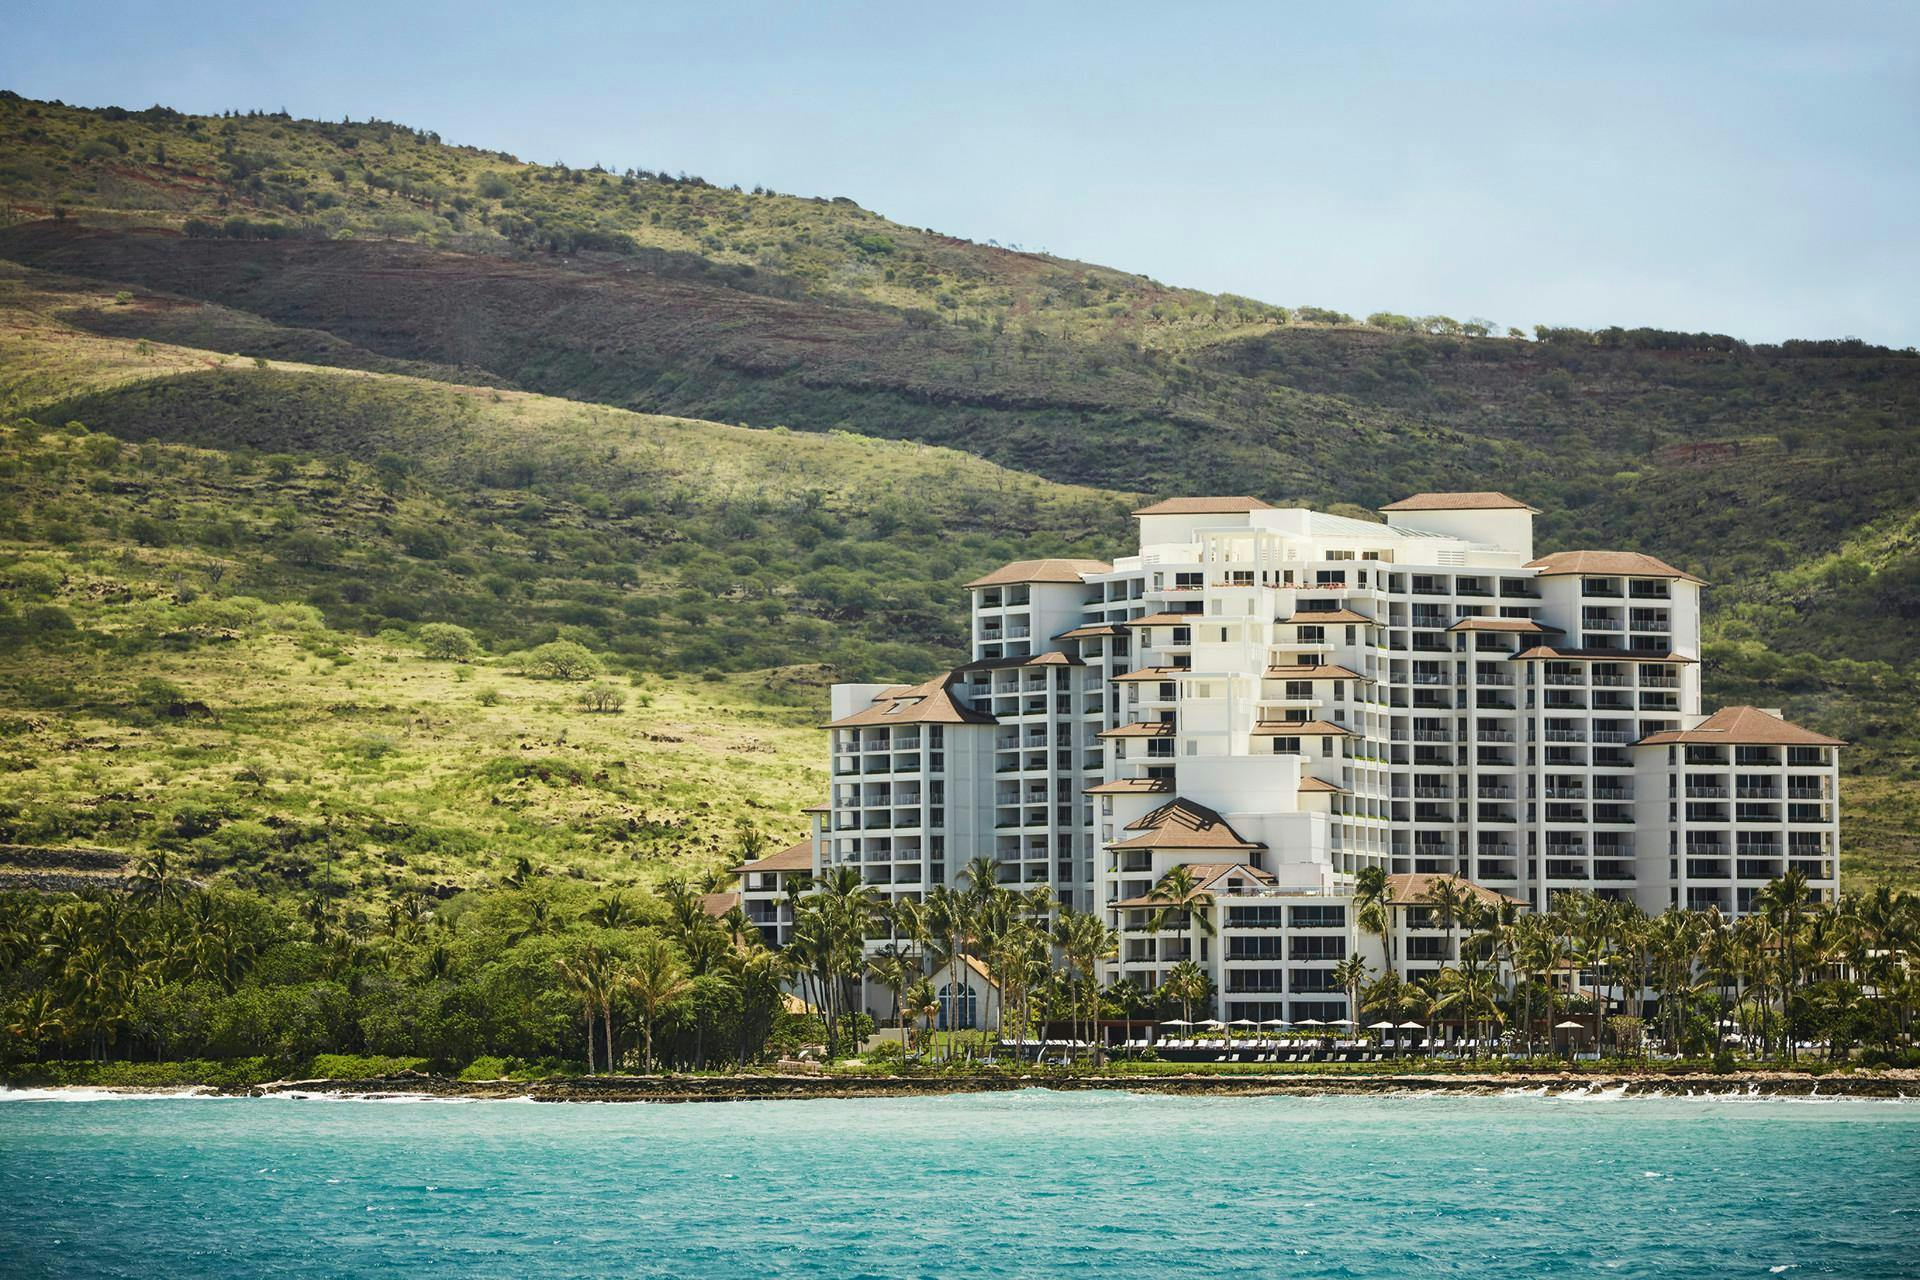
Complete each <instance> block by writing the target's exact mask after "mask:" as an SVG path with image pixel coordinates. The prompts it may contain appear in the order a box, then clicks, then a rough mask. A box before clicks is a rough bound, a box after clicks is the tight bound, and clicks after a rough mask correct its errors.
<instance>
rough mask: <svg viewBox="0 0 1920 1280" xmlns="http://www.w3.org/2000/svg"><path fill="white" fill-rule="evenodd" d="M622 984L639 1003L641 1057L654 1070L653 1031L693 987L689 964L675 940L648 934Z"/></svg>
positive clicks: (645, 1067) (644, 1063) (648, 1069)
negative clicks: (682, 956) (684, 960)
mask: <svg viewBox="0 0 1920 1280" xmlns="http://www.w3.org/2000/svg"><path fill="white" fill-rule="evenodd" d="M622 985H623V987H624V989H625V990H626V993H627V994H628V995H629V996H631V997H633V1002H634V1004H635V1005H637V1006H638V1007H639V1011H640V1061H641V1063H642V1065H643V1067H644V1069H645V1070H647V1071H652V1070H653V1033H654V1030H655V1029H656V1028H657V1027H658V1026H659V1025H660V1014H661V1012H662V1011H663V1010H665V1009H666V1008H667V1007H668V1006H669V1005H671V1004H673V1003H674V1002H675V1001H676V1000H679V999H680V998H681V997H682V996H684V995H685V994H686V993H687V991H688V990H689V985H690V984H689V981H688V978H687V970H686V965H685V964H684V963H683V962H682V960H681V957H680V953H679V951H678V950H676V949H675V947H674V945H673V944H672V943H671V942H668V941H667V940H666V939H665V938H661V937H651V938H646V939H643V940H642V941H641V943H640V945H639V946H638V947H637V948H636V949H635V951H634V956H633V964H632V965H631V966H630V967H629V968H628V969H627V971H626V974H625V978H624V981H623V984H622ZM609 1044H611V1035H609ZM609 1069H611V1068H609Z"/></svg>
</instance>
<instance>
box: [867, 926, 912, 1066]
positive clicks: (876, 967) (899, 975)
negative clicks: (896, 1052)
mask: <svg viewBox="0 0 1920 1280" xmlns="http://www.w3.org/2000/svg"><path fill="white" fill-rule="evenodd" d="M867 970H868V972H870V973H871V974H873V976H874V978H875V979H877V980H878V981H879V983H880V985H881V986H883V987H885V988H886V989H887V992H888V994H890V995H891V996H892V997H893V1024H894V1026H895V1027H896V1028H897V1029H898V1030H899V1031H900V1040H901V1047H902V1048H905V1047H906V1038H907V1037H906V1015H905V1012H904V1011H903V1009H902V1006H901V1001H902V999H903V997H904V994H905V992H906V989H907V988H908V987H909V986H911V985H912V984H913V980H914V979H915V978H917V977H919V976H920V962H919V960H918V959H916V958H915V957H914V956H913V955H912V953H910V952H908V951H906V950H904V949H903V948H902V947H901V946H900V944H899V943H897V942H889V943H888V944H887V945H886V946H884V947H882V948H880V950H879V951H878V952H876V953H875V954H873V955H872V956H869V957H868V958H867Z"/></svg>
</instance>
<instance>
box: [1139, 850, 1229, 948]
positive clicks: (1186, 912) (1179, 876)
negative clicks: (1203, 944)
mask: <svg viewBox="0 0 1920 1280" xmlns="http://www.w3.org/2000/svg"><path fill="white" fill-rule="evenodd" d="M1147 900H1148V901H1149V902H1153V903H1155V904H1157V907H1156V909H1155V910H1154V912H1153V914H1152V915H1151V917H1150V921H1151V923H1150V924H1149V926H1148V927H1149V928H1150V929H1151V930H1152V931H1153V932H1154V933H1160V932H1162V931H1164V930H1166V929H1167V928H1168V927H1169V926H1173V925H1184V926H1185V928H1186V929H1187V930H1188V939H1187V959H1188V960H1190V961H1197V960H1199V958H1200V935H1201V934H1202V933H1205V934H1206V935H1207V936H1208V937H1212V936H1213V901H1214V899H1213V895H1212V894H1211V893H1209V892H1207V891H1206V890H1205V889H1203V888H1201V886H1200V880H1199V878H1198V877H1196V876H1195V875H1194V874H1193V868H1192V867H1190V866H1188V865H1187V864H1186V863H1184V862H1181V863H1177V864H1175V865H1174V866H1172V867H1170V868H1169V869H1168V870H1167V873H1166V874H1165V875H1163V876H1161V877H1160V880H1159V882H1158V883H1157V884H1155V885H1154V886H1153V888H1152V889H1151V890H1149V891H1148V893H1147Z"/></svg>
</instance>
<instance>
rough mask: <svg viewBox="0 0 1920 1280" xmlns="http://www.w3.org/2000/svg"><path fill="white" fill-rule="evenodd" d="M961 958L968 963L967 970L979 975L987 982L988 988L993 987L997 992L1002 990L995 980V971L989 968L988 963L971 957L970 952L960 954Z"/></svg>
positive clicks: (974, 956) (977, 957) (976, 957)
mask: <svg viewBox="0 0 1920 1280" xmlns="http://www.w3.org/2000/svg"><path fill="white" fill-rule="evenodd" d="M960 958H961V959H962V960H964V961H966V964H967V968H969V969H971V970H973V971H974V972H975V973H977V974H979V975H980V977H981V979H982V980H983V981H985V982H986V984H987V985H988V986H990V987H992V988H993V989H994V990H996V991H998V990H999V989H1000V984H999V983H997V982H995V981H994V980H993V970H991V969H989V968H987V965H986V962H985V961H984V960H982V959H981V958H980V957H979V956H976V955H971V954H969V953H968V952H965V951H962V952H961V953H960Z"/></svg>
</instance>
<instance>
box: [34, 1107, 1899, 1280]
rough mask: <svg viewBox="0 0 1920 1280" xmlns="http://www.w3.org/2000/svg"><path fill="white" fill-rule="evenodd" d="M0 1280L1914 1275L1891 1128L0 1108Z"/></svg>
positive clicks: (1201, 1113) (1891, 1121)
mask: <svg viewBox="0 0 1920 1280" xmlns="http://www.w3.org/2000/svg"><path fill="white" fill-rule="evenodd" d="M0 1203H4V1205H5V1211H4V1212H3V1213H0V1274H4V1275H7V1276H61V1277H66V1276H73V1277H107V1276H139V1277H153V1276H166V1277H190V1276H215V1275H218V1276H235V1275H244V1276H255V1275H275V1276H316V1277H317V1276H326V1277H373V1276H393V1275H407V1276H463V1277H464V1276H488V1277H491V1276H498V1277H543V1278H544V1277H574V1276H581V1277H584V1276H649V1277H651V1276H662V1277H666V1276H671V1277H686V1276H698V1277H736V1276H737V1277H754V1278H755V1280H767V1278H769V1277H774V1278H777V1277H798V1276H808V1277H812V1276H820V1277H847V1278H858V1277H889V1278H891V1277H942V1278H962V1280H964V1278H967V1277H1006V1276H1023V1277H1024V1276H1033V1277H1041V1276H1046V1277H1061V1276H1066V1277H1080V1276H1085V1277H1101V1278H1102V1280H1132V1278H1133V1277H1152V1278H1153V1280H1168V1278H1169V1277H1178V1276H1187V1275H1210V1276H1261V1277H1275V1276H1287V1277H1343V1278H1346V1280H1367V1278H1371V1277H1387V1276H1395V1277H1400V1276H1472V1277H1476V1278H1478V1280H1496V1278H1499V1277H1546V1276H1563V1275H1590V1274H1591V1275H1606V1276H1621V1277H1634V1276H1661V1277H1691V1276H1701V1277H1706V1276H1768V1275H1788V1276H1792V1277H1795V1278H1798V1277H1802V1276H1814V1275H1835V1276H1845V1277H1850V1278H1852V1280H1878V1278H1880V1277H1910V1276H1915V1275H1916V1274H1920V1106H1914V1105H1906V1104H1898V1103H1874V1102H1843V1101H1832V1102H1804V1101H1801V1102H1794V1101H1773V1100H1744V1099H1711V1100H1709V1099H1645V1098H1632V1099H1605V1098H1598V1097H1589V1098H1584V1099H1564V1098H1543V1097H1529V1096H1516V1097H1505V1098H1424V1097H1394V1098H1297V1097H1276V1098H1169V1097H1152V1096H1144V1095H1128V1094H1117V1093H1049V1092H1043V1091H1040V1090H1033V1091H1028V1092H1022V1093H1012V1094H980V1095H965V1096H955V1097H945V1098H914V1099H892V1098H877V1099H854V1100H838V1101H807V1102H745V1103H711V1104H693V1105H668V1104H626V1105H606V1104H576V1103H559V1104H548V1103H539V1104H536V1103H525V1102H519V1103H516V1102H482V1103H468V1104H459V1105H450V1104H445V1103H436V1102H428V1101H418V1102H402V1103H393V1104H387V1105H375V1104H369V1103H359V1102H350V1101H340V1100H319V1099H298V1098H266V1099H243V1100H233V1099H215V1098H179V1097H175V1098H112V1099H96V1100H92V1101H87V1102H84V1103H82V1102H78V1101H74V1100H69V1099H66V1098H55V1097H50V1096H46V1095H38V1096H33V1095H29V1096H15V1097H12V1098H9V1099H7V1100H5V1101H0Z"/></svg>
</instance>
